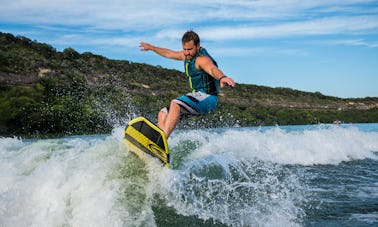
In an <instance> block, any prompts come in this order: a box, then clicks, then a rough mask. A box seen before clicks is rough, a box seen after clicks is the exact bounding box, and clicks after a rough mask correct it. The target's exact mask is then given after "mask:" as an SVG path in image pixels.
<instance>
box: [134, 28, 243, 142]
mask: <svg viewBox="0 0 378 227" xmlns="http://www.w3.org/2000/svg"><path fill="white" fill-rule="evenodd" d="M139 46H140V47H141V50H142V51H148V50H152V51H154V52H155V53H157V54H159V55H161V56H163V57H165V58H170V59H174V60H180V61H184V64H185V74H186V75H187V77H188V79H189V84H190V88H191V89H192V92H191V93H188V94H186V95H183V96H180V97H178V98H176V99H174V100H172V101H171V104H170V106H169V108H163V109H162V110H160V112H159V115H158V126H159V128H160V129H162V130H163V131H164V133H165V135H166V137H167V138H168V137H169V135H170V134H171V133H172V131H173V129H174V128H175V127H176V125H177V123H178V121H179V120H180V116H181V115H184V114H194V115H196V114H208V113H210V112H212V111H214V110H215V108H216V107H217V104H218V93H219V86H220V87H224V86H225V85H229V86H232V87H234V86H235V82H234V80H233V79H232V78H230V77H226V76H225V75H224V74H223V72H222V71H221V70H220V69H219V68H218V67H217V63H216V62H215V61H214V59H213V58H212V57H211V56H210V55H209V54H208V53H207V51H206V50H205V49H204V48H202V47H201V45H200V38H199V36H198V35H197V33H195V32H193V31H187V32H186V33H185V34H184V35H183V37H182V48H183V50H181V51H173V50H169V49H166V48H162V47H156V46H153V45H151V44H149V43H145V42H141V43H140V45H139Z"/></svg>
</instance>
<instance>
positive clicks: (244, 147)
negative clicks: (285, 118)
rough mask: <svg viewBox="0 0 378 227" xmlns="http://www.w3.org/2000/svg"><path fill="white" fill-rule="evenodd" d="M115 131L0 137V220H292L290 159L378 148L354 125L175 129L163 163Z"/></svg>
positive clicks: (299, 188) (296, 220)
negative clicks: (132, 149)
mask: <svg viewBox="0 0 378 227" xmlns="http://www.w3.org/2000/svg"><path fill="white" fill-rule="evenodd" d="M122 137H123V128H115V129H114V130H113V133H112V134H111V135H95V136H77V137H65V138H58V139H41V140H23V139H20V138H0V168H1V169H2V170H3V171H2V172H1V173H0V225H1V226H30V225H49V226H51V225H52V226H55V225H69V226H83V225H85V226H87V225H93V226H108V225H111V226H125V225H126V226H128V225H132V226H161V225H165V224H176V225H182V223H189V224H193V223H198V224H202V225H203V224H206V225H207V226H211V225H214V226H220V225H226V226H251V225H252V226H253V225H255V226H256V225H257V226H259V225H263V226H267V225H268V226H269V225H270V226H276V225H282V224H285V225H289V226H297V225H298V226H299V225H301V224H302V222H303V219H304V217H305V204H306V200H307V199H308V198H310V197H311V196H309V195H308V194H307V193H309V191H310V190H307V187H308V186H307V185H306V184H305V183H304V182H303V181H302V180H301V179H302V178H304V175H305V174H306V173H304V172H303V168H297V166H313V165H318V164H332V165H337V164H339V163H340V162H348V161H353V160H360V159H373V160H377V155H378V154H377V151H378V133H377V131H364V130H361V129H359V128H357V127H333V126H331V127H329V126H320V127H309V128H283V127H271V128H239V129H211V130H210V129H209V130H177V131H175V132H174V134H172V136H171V138H170V139H169V141H168V142H169V144H170V151H171V154H172V168H171V169H168V168H164V167H162V166H161V163H160V162H159V161H158V160H156V159H154V158H152V157H150V156H148V155H145V157H144V158H142V159H141V158H139V157H138V156H136V155H135V154H134V153H133V152H129V148H128V147H127V146H126V145H125V143H123V141H122V140H123V138H122ZM142 155H143V154H142Z"/></svg>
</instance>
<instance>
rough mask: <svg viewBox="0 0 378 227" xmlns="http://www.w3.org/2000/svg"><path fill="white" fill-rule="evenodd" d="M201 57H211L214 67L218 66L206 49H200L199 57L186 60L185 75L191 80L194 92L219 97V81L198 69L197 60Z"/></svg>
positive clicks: (191, 87)
mask: <svg viewBox="0 0 378 227" xmlns="http://www.w3.org/2000/svg"><path fill="white" fill-rule="evenodd" d="M199 56H207V57H209V58H210V59H211V60H212V61H213V63H214V65H216V66H218V65H217V62H216V61H215V60H214V59H213V58H212V57H211V56H210V55H209V53H207V51H206V50H205V48H202V47H201V48H200V50H199V52H198V53H197V55H195V56H194V57H193V58H192V59H191V60H188V59H185V61H184V64H185V74H186V76H187V77H188V79H189V85H190V89H192V92H197V91H201V92H204V93H206V94H210V95H218V93H219V81H218V80H216V79H215V78H214V77H212V76H210V75H209V74H207V73H206V72H205V71H203V70H198V69H196V65H195V62H196V59H197V57H199Z"/></svg>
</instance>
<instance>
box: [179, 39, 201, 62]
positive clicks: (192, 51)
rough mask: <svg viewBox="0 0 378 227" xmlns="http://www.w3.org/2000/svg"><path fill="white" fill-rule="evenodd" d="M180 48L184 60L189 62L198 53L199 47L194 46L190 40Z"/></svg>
mask: <svg viewBox="0 0 378 227" xmlns="http://www.w3.org/2000/svg"><path fill="white" fill-rule="evenodd" d="M182 48H183V50H184V55H185V57H186V59H188V60H191V59H192V58H193V57H194V56H195V55H196V54H197V53H198V51H199V49H200V45H199V44H198V45H197V46H196V45H194V42H193V40H191V41H189V42H186V43H183V44H182Z"/></svg>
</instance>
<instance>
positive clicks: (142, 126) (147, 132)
mask: <svg viewBox="0 0 378 227" xmlns="http://www.w3.org/2000/svg"><path fill="white" fill-rule="evenodd" d="M125 139H126V140H127V141H128V142H130V143H132V144H133V145H134V146H136V147H137V148H139V149H140V150H142V151H144V152H146V153H148V154H150V155H152V156H154V157H157V158H158V159H160V161H162V162H163V163H164V164H165V165H166V166H167V167H169V150H168V143H167V138H166V137H165V134H164V132H163V131H162V130H161V129H160V128H159V127H157V126H156V125H155V124H154V123H152V122H150V121H149V120H147V119H146V118H144V117H137V118H135V119H133V120H131V121H130V122H129V123H128V125H127V127H126V128H125Z"/></svg>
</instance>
